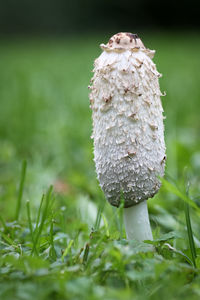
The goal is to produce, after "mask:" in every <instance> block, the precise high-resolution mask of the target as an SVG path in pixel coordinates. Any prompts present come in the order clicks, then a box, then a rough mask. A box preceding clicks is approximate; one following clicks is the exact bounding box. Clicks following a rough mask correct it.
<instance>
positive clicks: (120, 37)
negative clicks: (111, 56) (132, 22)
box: [100, 32, 155, 58]
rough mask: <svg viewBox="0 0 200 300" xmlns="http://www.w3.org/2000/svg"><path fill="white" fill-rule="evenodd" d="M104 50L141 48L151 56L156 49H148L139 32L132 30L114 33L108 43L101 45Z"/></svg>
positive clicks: (136, 49) (120, 50) (116, 50)
mask: <svg viewBox="0 0 200 300" xmlns="http://www.w3.org/2000/svg"><path fill="white" fill-rule="evenodd" d="M100 47H101V49H102V50H105V51H107V52H110V51H114V52H123V51H126V50H131V51H138V50H139V49H142V50H144V51H145V52H146V53H147V54H148V55H149V56H150V57H151V58H152V57H153V55H154V53H155V51H153V50H149V49H146V47H145V46H144V44H143V42H142V41H141V39H140V38H139V36H138V35H137V34H133V33H130V32H120V33H117V34H115V35H113V36H112V37H111V38H110V39H109V41H108V43H107V44H106V45H104V44H101V45H100Z"/></svg>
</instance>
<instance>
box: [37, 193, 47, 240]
mask: <svg viewBox="0 0 200 300" xmlns="http://www.w3.org/2000/svg"><path fill="white" fill-rule="evenodd" d="M44 198H45V195H44V194H43V195H42V198H41V201H40V206H39V209H38V214H37V220H36V225H35V230H34V235H35V234H36V232H37V230H38V225H39V221H40V216H41V211H42V205H43V202H44Z"/></svg>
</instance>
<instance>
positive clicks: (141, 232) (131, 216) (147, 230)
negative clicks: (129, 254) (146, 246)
mask: <svg viewBox="0 0 200 300" xmlns="http://www.w3.org/2000/svg"><path fill="white" fill-rule="evenodd" d="M124 223H125V228H126V235H127V239H129V240H137V241H144V240H151V241H152V240H153V236H152V232H151V227H150V222H149V215H148V208H147V201H142V202H140V203H139V204H136V205H134V206H132V207H129V208H124Z"/></svg>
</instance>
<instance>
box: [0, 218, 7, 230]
mask: <svg viewBox="0 0 200 300" xmlns="http://www.w3.org/2000/svg"><path fill="white" fill-rule="evenodd" d="M0 221H1V223H2V225H3V228H4V230H5V231H8V227H7V226H6V222H5V221H4V219H3V217H2V216H1V215H0Z"/></svg>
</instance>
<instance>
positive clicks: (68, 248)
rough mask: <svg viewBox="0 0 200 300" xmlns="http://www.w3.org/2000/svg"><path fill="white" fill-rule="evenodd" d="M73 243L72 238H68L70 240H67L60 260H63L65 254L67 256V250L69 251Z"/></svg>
mask: <svg viewBox="0 0 200 300" xmlns="http://www.w3.org/2000/svg"><path fill="white" fill-rule="evenodd" d="M73 243H74V241H73V240H70V242H69V244H68V246H67V248H66V249H65V251H64V252H63V255H62V261H64V258H65V256H67V254H68V253H69V251H70V249H71V247H72V245H73Z"/></svg>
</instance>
